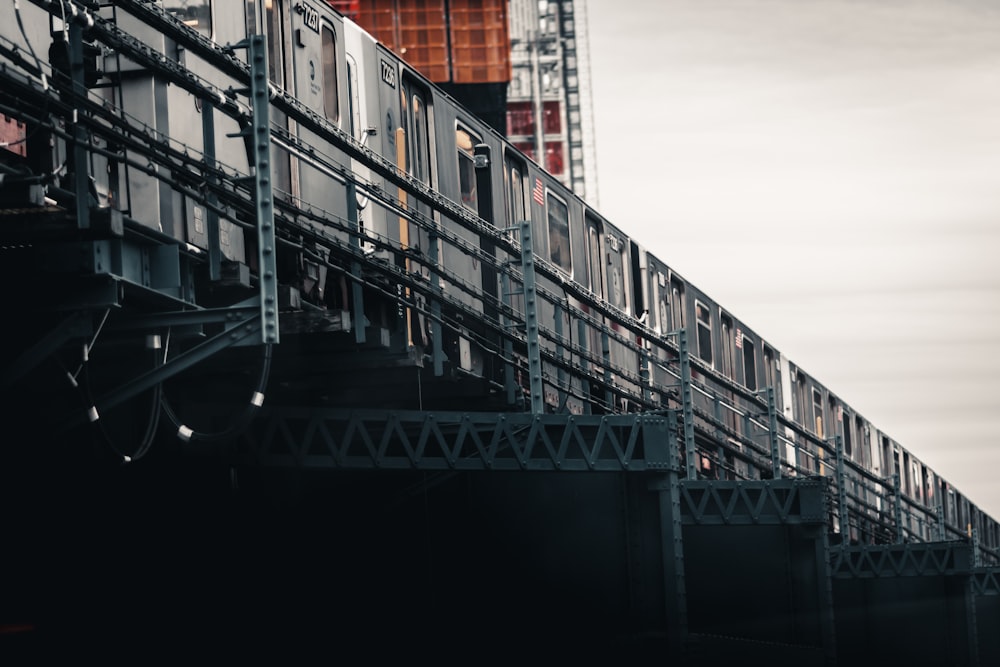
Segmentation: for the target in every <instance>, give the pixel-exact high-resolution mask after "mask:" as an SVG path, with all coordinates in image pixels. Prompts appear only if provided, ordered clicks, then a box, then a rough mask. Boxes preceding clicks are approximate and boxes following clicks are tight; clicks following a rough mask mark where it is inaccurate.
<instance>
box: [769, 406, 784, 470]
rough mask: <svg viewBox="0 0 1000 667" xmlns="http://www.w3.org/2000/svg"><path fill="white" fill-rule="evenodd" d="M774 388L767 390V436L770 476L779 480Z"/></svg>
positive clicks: (779, 463) (779, 456)
mask: <svg viewBox="0 0 1000 667" xmlns="http://www.w3.org/2000/svg"><path fill="white" fill-rule="evenodd" d="M777 410H778V409H777V406H776V405H775V400H774V387H768V388H767V436H768V440H769V441H770V443H771V476H772V477H773V478H774V479H781V448H780V446H779V443H778V411H777Z"/></svg>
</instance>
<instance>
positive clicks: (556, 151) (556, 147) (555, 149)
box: [545, 141, 564, 176]
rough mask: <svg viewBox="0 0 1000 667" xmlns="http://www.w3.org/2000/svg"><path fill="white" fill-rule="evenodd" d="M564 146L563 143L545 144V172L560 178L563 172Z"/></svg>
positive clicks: (551, 142) (548, 142) (552, 142)
mask: <svg viewBox="0 0 1000 667" xmlns="http://www.w3.org/2000/svg"><path fill="white" fill-rule="evenodd" d="M563 162H564V161H563V144H562V142H561V141H546V142H545V171H547V172H549V173H550V174H554V175H556V176H560V175H561V174H562V173H563V171H564V167H563Z"/></svg>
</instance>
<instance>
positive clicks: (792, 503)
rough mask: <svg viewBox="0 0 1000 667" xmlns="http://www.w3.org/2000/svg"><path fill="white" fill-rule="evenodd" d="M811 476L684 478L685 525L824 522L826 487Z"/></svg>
mask: <svg viewBox="0 0 1000 667" xmlns="http://www.w3.org/2000/svg"><path fill="white" fill-rule="evenodd" d="M825 486H826V485H825V484H824V483H823V482H822V481H819V480H814V479H781V480H769V481H764V482H727V481H719V480H715V481H709V480H684V481H682V482H681V505H682V510H683V516H684V524H685V525H752V524H772V525H774V524H807V523H816V524H818V523H823V522H824V521H826V514H827V509H826V493H825V491H826V488H825Z"/></svg>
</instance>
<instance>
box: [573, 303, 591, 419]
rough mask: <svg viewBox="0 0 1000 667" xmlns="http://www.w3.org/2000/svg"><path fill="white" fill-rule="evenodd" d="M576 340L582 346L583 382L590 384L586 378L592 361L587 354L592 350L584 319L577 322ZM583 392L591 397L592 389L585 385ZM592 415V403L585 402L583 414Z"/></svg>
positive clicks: (581, 368) (581, 367) (581, 369)
mask: <svg viewBox="0 0 1000 667" xmlns="http://www.w3.org/2000/svg"><path fill="white" fill-rule="evenodd" d="M576 338H577V344H578V345H579V346H580V371H582V374H583V380H582V381H583V382H585V383H588V384H589V380H587V379H586V378H587V375H588V372H589V371H590V361H589V360H588V359H587V354H588V353H589V352H590V349H589V348H588V346H587V340H588V337H587V323H586V321H584V319H583V318H582V317H581V318H580V319H578V320H577V321H576ZM583 390H584V392H585V395H587V396H589V395H590V388H589V387H588V386H586V385H585V386H584V387H583ZM590 413H591V408H590V401H589V400H586V401H584V402H583V414H585V415H589V414H590Z"/></svg>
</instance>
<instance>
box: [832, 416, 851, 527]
mask: <svg viewBox="0 0 1000 667" xmlns="http://www.w3.org/2000/svg"><path fill="white" fill-rule="evenodd" d="M833 442H834V446H835V447H836V448H837V505H838V508H837V516H838V517H840V534H841V535H842V536H843V535H847V536H850V524H851V521H850V515H849V512H848V509H847V465H846V464H845V462H844V436H842V435H840V434H839V433H838V434H837V435H836V436H834V438H833Z"/></svg>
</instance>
